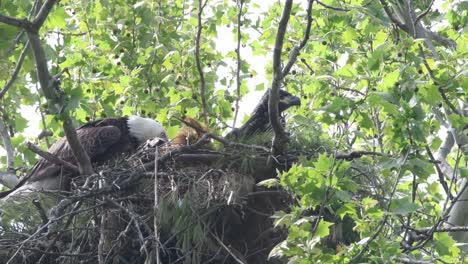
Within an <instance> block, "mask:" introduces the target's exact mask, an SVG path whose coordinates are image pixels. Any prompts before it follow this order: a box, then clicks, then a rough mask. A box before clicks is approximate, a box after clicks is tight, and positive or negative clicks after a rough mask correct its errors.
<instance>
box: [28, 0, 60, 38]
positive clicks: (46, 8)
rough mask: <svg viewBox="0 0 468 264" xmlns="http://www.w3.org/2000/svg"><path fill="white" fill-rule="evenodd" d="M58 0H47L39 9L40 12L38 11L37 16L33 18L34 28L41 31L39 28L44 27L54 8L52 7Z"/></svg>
mask: <svg viewBox="0 0 468 264" xmlns="http://www.w3.org/2000/svg"><path fill="white" fill-rule="evenodd" d="M56 2H58V1H57V0H47V1H46V2H45V3H44V4H43V5H42V6H41V9H39V12H38V13H37V15H36V17H35V18H34V20H33V22H32V23H33V29H34V30H35V31H36V33H37V31H39V29H40V28H41V27H42V25H43V24H44V22H45V20H46V18H47V16H48V15H49V13H50V10H52V7H53V6H54V4H55V3H56Z"/></svg>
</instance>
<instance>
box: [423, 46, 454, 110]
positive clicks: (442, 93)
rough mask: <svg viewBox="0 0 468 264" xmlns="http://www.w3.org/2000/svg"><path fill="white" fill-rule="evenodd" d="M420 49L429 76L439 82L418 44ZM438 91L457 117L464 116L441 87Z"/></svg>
mask: <svg viewBox="0 0 468 264" xmlns="http://www.w3.org/2000/svg"><path fill="white" fill-rule="evenodd" d="M418 48H419V52H420V54H421V57H422V58H423V64H424V66H425V67H426V69H427V71H428V72H429V76H431V79H432V80H433V81H437V79H436V77H435V76H434V72H433V71H432V69H431V67H430V66H429V63H428V62H427V59H426V54H424V50H423V48H422V46H421V44H418ZM438 90H439V93H440V95H441V96H442V99H444V102H445V103H446V104H447V105H448V106H449V107H450V110H452V111H453V112H454V113H456V114H457V115H459V116H462V115H461V113H460V112H459V111H458V110H457V108H456V107H455V106H454V105H453V104H452V102H450V100H449V99H448V98H447V95H446V94H445V92H444V90H443V89H442V87H439V89H438Z"/></svg>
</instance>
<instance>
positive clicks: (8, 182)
mask: <svg viewBox="0 0 468 264" xmlns="http://www.w3.org/2000/svg"><path fill="white" fill-rule="evenodd" d="M0 135H1V136H2V139H3V146H4V147H5V151H6V155H7V169H6V171H4V172H0V183H1V184H3V185H5V186H7V187H8V188H13V187H15V186H16V184H18V181H19V180H18V177H16V175H15V166H14V151H13V146H12V145H11V140H10V135H9V134H8V129H7V128H6V126H5V124H4V123H3V120H1V119H0Z"/></svg>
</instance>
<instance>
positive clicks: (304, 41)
mask: <svg viewBox="0 0 468 264" xmlns="http://www.w3.org/2000/svg"><path fill="white" fill-rule="evenodd" d="M313 2H314V0H309V1H308V4H307V26H306V29H305V31H304V37H303V39H302V40H301V42H300V43H299V45H295V46H294V47H293V48H292V50H291V53H290V54H289V60H288V63H287V64H286V66H285V67H284V69H283V71H282V73H281V74H282V78H284V77H285V76H286V75H288V73H289V71H290V70H291V67H292V66H293V65H294V63H296V60H297V56H299V52H300V51H301V49H303V48H304V46H305V45H306V44H307V41H308V40H309V36H310V28H311V26H312V3H313Z"/></svg>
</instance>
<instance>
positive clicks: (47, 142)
mask: <svg viewBox="0 0 468 264" xmlns="http://www.w3.org/2000/svg"><path fill="white" fill-rule="evenodd" d="M36 91H37V94H38V95H37V100H38V103H39V106H38V109H39V113H40V114H41V121H42V127H43V129H44V130H43V131H42V132H44V135H43V136H44V138H45V140H46V144H47V148H50V141H49V136H52V135H53V134H50V135H49V134H48V133H47V132H50V131H47V124H46V121H45V116H44V111H43V109H42V105H41V96H40V95H39V94H40V93H39V87H38V86H37V83H36ZM42 132H41V134H40V135H39V136H38V137H37V138H38V139H41V137H40V136H41V135H42ZM46 133H47V134H46Z"/></svg>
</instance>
